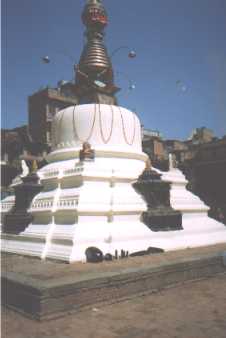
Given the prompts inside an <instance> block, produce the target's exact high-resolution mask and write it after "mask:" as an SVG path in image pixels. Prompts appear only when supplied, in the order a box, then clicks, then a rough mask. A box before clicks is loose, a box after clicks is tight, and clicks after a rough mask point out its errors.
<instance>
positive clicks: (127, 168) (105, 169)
mask: <svg viewBox="0 0 226 338" xmlns="http://www.w3.org/2000/svg"><path fill="white" fill-rule="evenodd" d="M82 21H83V23H84V25H85V26H86V38H87V43H86V44H85V46H84V49H83V51H82V55H81V58H80V61H79V63H78V66H77V68H76V80H75V90H76V93H77V94H78V96H79V100H80V104H79V105H77V106H71V107H69V108H66V109H64V110H62V111H59V112H58V113H57V114H56V116H55V118H54V120H53V123H52V144H53V148H52V152H51V153H50V154H49V155H48V158H47V160H48V164H47V165H46V166H44V167H43V168H42V169H40V170H38V172H37V175H38V176H39V178H40V183H41V185H42V187H43V188H42V191H41V192H39V193H38V194H37V195H36V196H35V197H34V198H33V200H32V202H31V205H30V208H29V210H28V211H29V215H32V221H31V223H29V224H28V225H27V226H26V228H25V229H24V230H23V231H21V232H19V233H7V232H6V233H3V234H2V250H3V251H6V252H11V253H18V254H23V255H31V256H37V257H40V258H41V259H56V260H62V261H66V262H75V261H84V262H85V261H86V260H87V258H88V257H89V256H92V250H94V251H95V250H96V251H95V254H96V257H98V254H101V255H102V256H103V257H108V258H110V257H120V256H123V257H125V256H128V255H133V254H134V253H136V252H138V251H147V252H148V249H150V248H153V250H154V249H156V250H160V251H163V250H177V249H184V248H188V247H195V246H201V245H209V244H215V243H221V242H226V228H225V226H224V225H223V224H221V223H219V222H216V221H215V220H213V219H210V218H209V217H208V216H207V211H208V208H207V207H206V206H205V205H204V203H203V202H202V201H201V200H200V199H199V198H198V197H196V196H194V195H193V194H192V193H190V192H189V191H187V190H186V184H187V181H186V180H185V178H184V176H183V174H182V173H181V172H180V171H179V170H178V169H176V168H174V167H172V165H171V167H170V170H169V172H164V173H163V172H160V171H158V170H155V169H154V168H152V170H155V172H157V173H158V174H159V175H157V176H156V175H154V173H153V171H152V173H151V175H149V176H148V175H143V176H142V173H143V171H144V169H145V167H146V163H147V160H148V156H147V155H146V154H145V153H143V151H142V140H141V125H140V121H139V118H138V117H137V115H136V114H135V113H134V112H132V111H130V110H128V109H126V108H124V107H120V106H119V105H118V102H117V99H116V96H115V94H116V93H117V91H118V90H119V88H118V87H117V86H116V85H115V84H114V72H113V67H112V64H111V59H110V58H109V56H108V53H107V50H106V47H105V45H104V42H103V37H104V29H105V27H106V26H107V23H108V17H107V13H106V10H105V8H104V6H103V4H102V2H101V1H100V0H89V1H87V3H86V5H85V8H84V11H83V14H82ZM160 176H161V181H163V182H168V183H169V184H170V186H169V184H168V185H166V184H165V185H164V184H162V183H161V182H159V180H160ZM138 177H141V178H142V177H143V178H145V180H148V182H149V183H148V184H149V186H150V189H152V188H151V187H156V184H155V183H156V182H155V183H154V184H153V182H154V180H155V177H157V180H158V182H157V183H158V185H157V186H158V187H160V186H162V187H163V186H164V187H165V188H164V189H165V190H167V191H168V193H169V198H168V200H169V201H168V200H167V208H168V212H169V213H171V215H172V216H174V217H176V219H175V222H176V224H175V226H173V224H170V226H169V227H168V226H167V224H166V220H165V218H164V222H165V223H164V224H165V225H164V227H162V228H161V227H160V229H158V225H155V224H150V222H154V219H155V217H154V216H156V215H158V212H155V213H154V212H152V210H151V208H154V207H156V206H152V205H151V204H150V203H149V205H147V203H146V200H149V201H151V199H150V198H148V197H147V196H146V200H145V198H144V196H142V194H140V193H138V192H137V191H136V190H135V189H134V187H133V184H134V182H136V181H137V180H138ZM145 180H144V181H145ZM142 182H143V181H142ZM143 183H145V182H143ZM143 183H142V184H143ZM158 189H159V188H158ZM145 194H146V192H145ZM152 200H153V199H152ZM7 201H8V202H7ZM7 201H6V202H5V203H8V205H9V204H10V203H11V204H12V202H13V199H11V200H10V201H9V199H8V200H7ZM9 202H10V203H9ZM169 203H170V205H169ZM160 204H161V203H160ZM2 205H4V201H3V202H2ZM158 206H159V205H158ZM160 206H161V207H162V204H161V205H160ZM172 208H173V209H174V210H176V211H177V212H176V213H174V212H173V210H172ZM145 213H146V214H145ZM144 215H146V216H147V217H148V222H149V223H148V224H145V223H144V219H143V217H144ZM149 216H150V217H149ZM158 221H159V219H158ZM171 221H172V218H171ZM146 223H147V222H146ZM157 230H159V231H157ZM149 252H151V250H149Z"/></svg>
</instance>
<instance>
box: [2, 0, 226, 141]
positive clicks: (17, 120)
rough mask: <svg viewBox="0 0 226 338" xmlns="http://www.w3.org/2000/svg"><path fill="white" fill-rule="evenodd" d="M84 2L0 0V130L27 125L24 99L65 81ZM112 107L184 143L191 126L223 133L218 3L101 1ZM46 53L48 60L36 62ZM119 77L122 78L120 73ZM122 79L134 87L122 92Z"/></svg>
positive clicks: (225, 14) (225, 39)
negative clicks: (115, 96)
mask: <svg viewBox="0 0 226 338" xmlns="http://www.w3.org/2000/svg"><path fill="white" fill-rule="evenodd" d="M84 3H85V1H84V0H38V1H37V0H19V1H18V0H2V115H3V116H2V127H5V128H12V127H15V126H19V125H21V124H25V123H27V110H28V108H27V97H28V95H31V94H32V93H33V92H34V91H37V90H39V89H40V88H41V87H44V86H46V85H49V86H55V85H56V83H57V82H58V81H59V80H60V79H64V80H69V79H72V60H74V62H75V63H76V62H77V61H78V59H79V56H80V53H81V50H82V47H83V44H84V36H83V32H84V26H83V25H82V23H81V19H80V16H81V11H82V8H83V6H84ZM104 4H105V7H106V9H107V11H108V14H109V21H110V23H109V26H108V28H107V31H106V39H105V42H106V45H107V47H108V50H109V53H110V52H112V51H113V50H114V49H115V48H117V47H119V46H122V45H127V46H129V47H131V49H135V50H136V52H137V58H136V59H132V60H131V59H128V58H127V53H126V50H121V51H120V52H118V53H117V54H115V56H114V58H113V60H112V62H113V65H114V69H115V71H117V72H118V75H117V76H116V84H117V85H119V86H121V87H122V91H121V92H120V94H119V103H120V105H122V106H124V107H127V108H129V109H131V110H136V112H137V114H138V116H139V117H140V119H141V122H142V123H143V124H144V125H145V127H146V128H150V129H157V130H159V131H160V132H161V133H162V134H163V136H164V137H165V138H179V139H186V138H187V137H188V136H189V135H190V133H191V130H192V129H193V128H195V127H201V126H206V127H209V128H212V129H213V130H214V132H215V134H216V135H217V136H223V135H224V134H226V0H140V1H135V0H133V1H132V0H123V1H120V0H105V1H104ZM44 55H48V56H49V57H50V58H51V60H52V63H51V64H49V65H45V64H43V63H42V62H41V61H40V58H41V57H42V56H44ZM123 74H124V75H123ZM126 77H128V78H129V79H130V80H131V81H133V82H134V83H135V85H136V89H135V90H133V91H129V90H128V89H127V88H128V80H127V79H126Z"/></svg>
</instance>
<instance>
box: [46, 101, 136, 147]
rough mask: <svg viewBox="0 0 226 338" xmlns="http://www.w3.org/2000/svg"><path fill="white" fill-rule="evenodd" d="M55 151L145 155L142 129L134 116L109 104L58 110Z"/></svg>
mask: <svg viewBox="0 0 226 338" xmlns="http://www.w3.org/2000/svg"><path fill="white" fill-rule="evenodd" d="M52 141H53V150H55V151H56V150H61V151H62V150H64V149H68V148H81V145H82V143H84V142H89V143H90V144H91V146H92V147H93V148H95V149H96V150H98V149H100V150H110V151H120V152H132V153H134V152H135V153H142V147H141V126H140V121H139V119H138V117H137V116H136V114H135V113H133V112H131V111H129V110H128V109H125V108H122V107H119V106H113V105H106V104H84V105H78V106H72V107H68V108H66V109H64V110H61V111H59V112H58V113H57V114H56V116H55V118H54V120H53V123H52Z"/></svg>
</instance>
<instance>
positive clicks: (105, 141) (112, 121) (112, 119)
mask: <svg viewBox="0 0 226 338" xmlns="http://www.w3.org/2000/svg"><path fill="white" fill-rule="evenodd" d="M98 106H99V121H100V134H101V138H102V141H103V142H104V143H105V144H107V143H108V142H109V141H110V139H111V136H112V132H113V124H114V111H113V108H112V106H111V105H110V108H111V130H110V134H109V136H108V137H107V138H105V137H104V133H103V125H102V118H101V109H100V104H98Z"/></svg>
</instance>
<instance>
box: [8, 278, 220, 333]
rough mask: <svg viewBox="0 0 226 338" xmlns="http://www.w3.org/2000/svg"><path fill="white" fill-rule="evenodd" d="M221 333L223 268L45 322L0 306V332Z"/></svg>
mask: <svg viewBox="0 0 226 338" xmlns="http://www.w3.org/2000/svg"><path fill="white" fill-rule="evenodd" d="M47 337H48V338H166V337H167V338H225V337H226V274H224V275H219V276H217V277H215V278H210V279H208V280H202V281H196V282H193V283H188V284H185V285H181V286H179V287H177V288H171V289H168V290H163V291H162V292H159V293H156V294H151V295H148V296H145V297H136V298H134V299H131V300H128V301H125V302H122V303H115V304H113V305H108V306H103V307H99V308H93V309H92V310H87V311H83V312H80V313H77V314H73V315H70V316H67V317H65V318H60V319H57V320H53V321H49V322H42V323H39V322H36V321H32V320H30V319H27V318H25V317H23V316H21V315H20V314H18V313H15V312H13V311H10V310H5V309H3V311H2V338H47Z"/></svg>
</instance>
